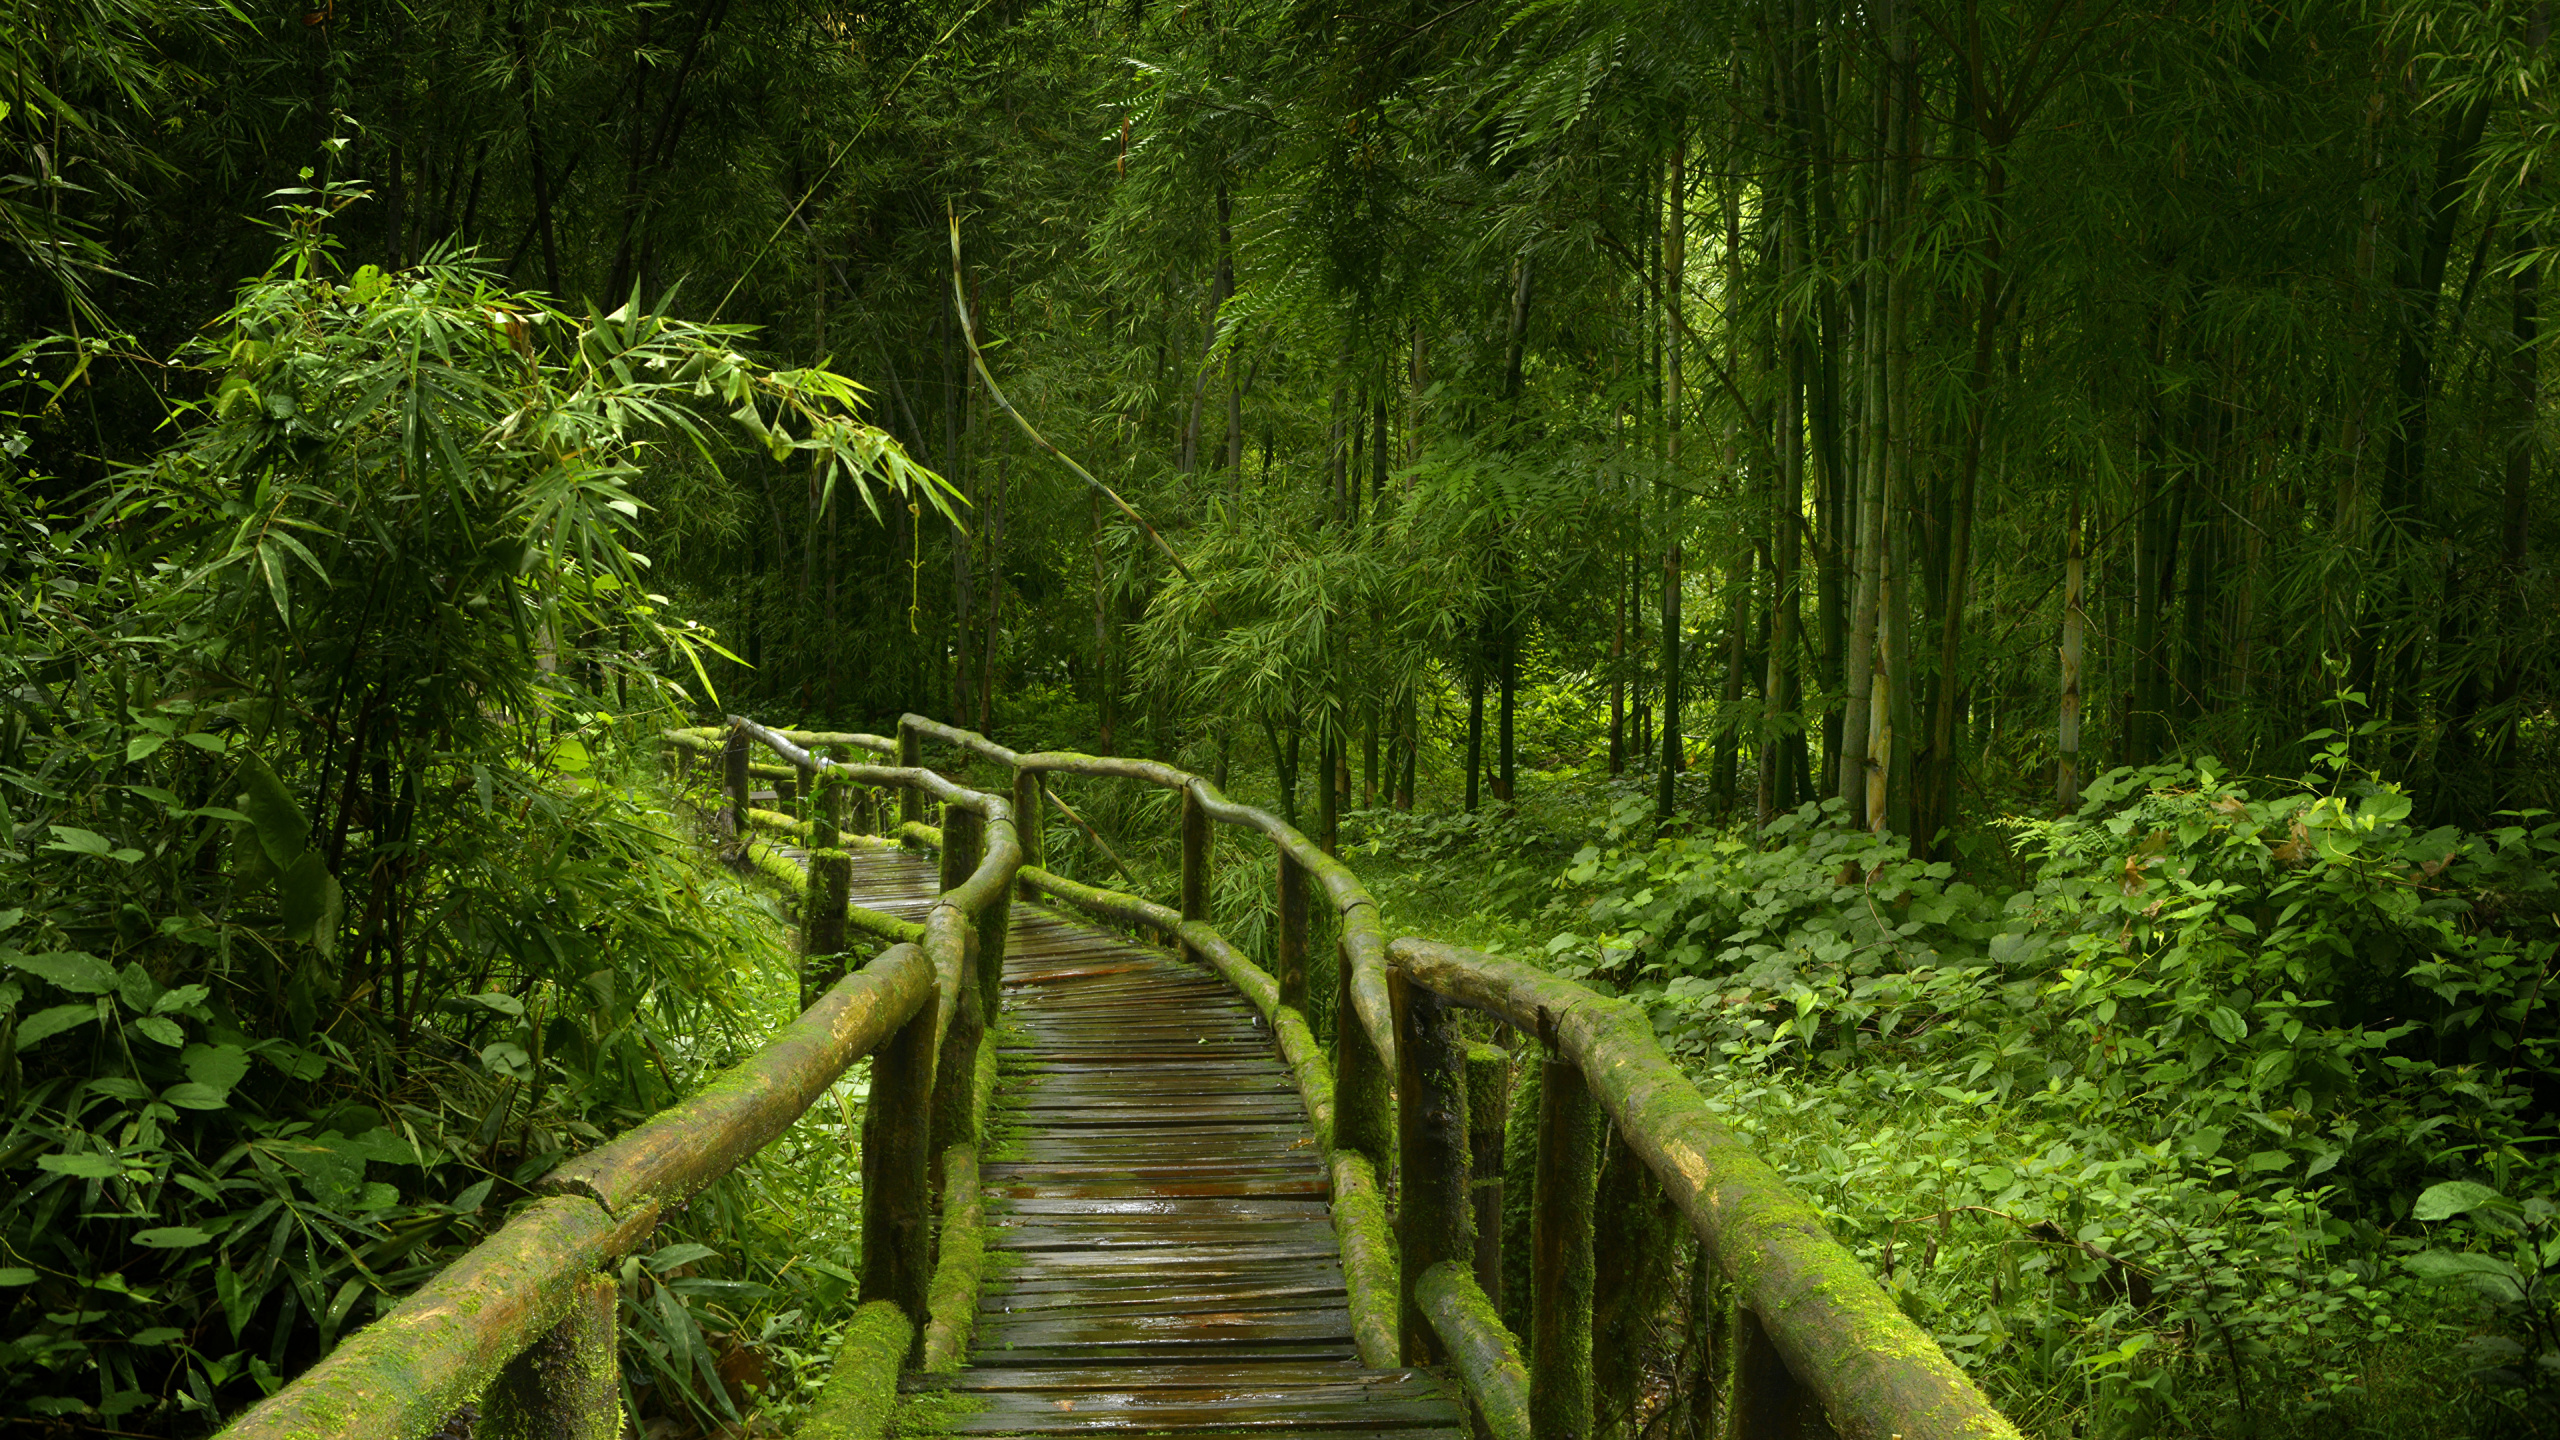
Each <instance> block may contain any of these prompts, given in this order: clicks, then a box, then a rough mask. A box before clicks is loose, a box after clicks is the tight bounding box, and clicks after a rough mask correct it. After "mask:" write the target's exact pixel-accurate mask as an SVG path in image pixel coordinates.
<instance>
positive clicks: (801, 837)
mask: <svg viewBox="0 0 2560 1440" xmlns="http://www.w3.org/2000/svg"><path fill="white" fill-rule="evenodd" d="M747 823H748V824H750V825H752V826H754V827H755V828H756V829H758V830H761V831H765V832H767V833H770V834H775V835H788V836H790V837H791V838H792V839H794V840H797V841H799V842H800V843H802V844H804V845H806V846H808V847H809V848H810V849H812V850H828V849H834V850H903V849H905V848H906V847H905V846H903V845H900V844H899V843H898V842H897V841H895V840H883V839H881V838H880V837H879V836H877V835H856V834H853V833H851V832H850V831H847V830H844V829H841V828H839V829H837V830H836V831H835V844H833V845H831V846H829V845H821V844H819V843H818V834H819V828H818V827H817V826H816V825H814V824H812V823H811V822H809V821H806V820H794V819H792V818H791V817H790V816H788V815H785V814H783V813H782V812H781V811H779V810H749V811H748V812H747ZM937 833H938V832H937Z"/></svg>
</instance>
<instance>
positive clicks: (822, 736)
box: [773, 728, 898, 755]
mask: <svg viewBox="0 0 2560 1440" xmlns="http://www.w3.org/2000/svg"><path fill="white" fill-rule="evenodd" d="M773 733H774V734H776V735H779V736H781V737H782V738H783V739H785V740H788V741H790V742H791V743H792V744H794V745H804V746H806V745H836V746H852V747H853V748H855V749H857V750H868V751H871V752H872V753H873V754H876V755H895V754H897V753H898V742H897V741H895V740H892V739H890V738H889V737H888V736H886V735H865V734H863V733H861V732H860V731H844V730H784V729H780V728H776V729H775V730H774V732H773Z"/></svg>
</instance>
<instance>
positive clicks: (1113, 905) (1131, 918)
mask: <svg viewBox="0 0 2560 1440" xmlns="http://www.w3.org/2000/svg"><path fill="white" fill-rule="evenodd" d="M1022 877H1023V879H1025V880H1027V881H1029V882H1030V884H1031V888H1033V889H1034V890H1037V891H1039V892H1040V893H1041V894H1043V895H1046V896H1048V897H1050V898H1051V899H1053V900H1062V901H1064V902H1066V903H1067V904H1069V905H1072V906H1074V907H1075V908H1077V909H1078V910H1081V911H1083V912H1085V913H1086V914H1088V915H1091V916H1093V917H1094V918H1096V919H1099V920H1108V921H1110V922H1111V923H1113V924H1115V925H1127V926H1130V927H1132V928H1135V929H1140V930H1150V931H1153V932H1155V933H1156V934H1158V935H1173V934H1177V933H1179V932H1180V931H1181V929H1182V914H1181V912H1180V911H1178V910H1175V909H1174V908H1173V907H1172V906H1169V905H1158V904H1156V903H1155V902H1154V901H1152V900H1147V899H1144V898H1142V897H1140V896H1136V895H1130V894H1126V893H1124V892H1122V891H1118V890H1105V889H1102V888H1100V887H1099V886H1094V885H1087V884H1084V883H1083V882H1081V881H1077V880H1070V879H1068V878H1066V877H1065V876H1063V875H1053V874H1051V873H1049V872H1048V871H1046V870H1033V869H1030V868H1029V867H1025V868H1024V870H1023V872H1022Z"/></svg>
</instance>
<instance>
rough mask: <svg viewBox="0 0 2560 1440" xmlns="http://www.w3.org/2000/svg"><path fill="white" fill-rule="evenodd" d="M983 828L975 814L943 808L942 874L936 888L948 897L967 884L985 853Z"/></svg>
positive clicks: (946, 806)
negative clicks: (979, 858)
mask: <svg viewBox="0 0 2560 1440" xmlns="http://www.w3.org/2000/svg"><path fill="white" fill-rule="evenodd" d="M984 837H985V827H984V826H983V825H982V824H981V823H980V821H979V819H978V812H976V811H974V810H964V809H962V808H961V807H959V806H957V805H945V806H943V807H942V871H941V878H940V879H938V880H937V881H935V882H934V883H935V888H936V889H938V890H940V891H941V892H943V893H944V894H949V893H950V892H951V891H954V890H957V889H959V888H960V887H961V886H962V885H963V884H965V883H967V881H968V879H969V876H970V875H971V874H972V873H973V872H975V871H976V870H977V868H978V856H979V855H980V854H981V853H982V852H983V851H984V849H985V838H984Z"/></svg>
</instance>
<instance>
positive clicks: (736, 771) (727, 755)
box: [720, 725, 747, 841]
mask: <svg viewBox="0 0 2560 1440" xmlns="http://www.w3.org/2000/svg"><path fill="white" fill-rule="evenodd" d="M720 761H721V765H722V771H723V779H725V780H726V781H727V783H728V787H729V838H730V839H732V840H739V841H744V840H745V839H746V836H747V731H746V727H744V726H741V725H732V726H730V727H729V743H728V745H727V747H726V748H724V749H723V750H722V751H721V752H720Z"/></svg>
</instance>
